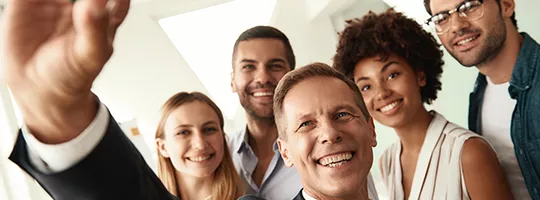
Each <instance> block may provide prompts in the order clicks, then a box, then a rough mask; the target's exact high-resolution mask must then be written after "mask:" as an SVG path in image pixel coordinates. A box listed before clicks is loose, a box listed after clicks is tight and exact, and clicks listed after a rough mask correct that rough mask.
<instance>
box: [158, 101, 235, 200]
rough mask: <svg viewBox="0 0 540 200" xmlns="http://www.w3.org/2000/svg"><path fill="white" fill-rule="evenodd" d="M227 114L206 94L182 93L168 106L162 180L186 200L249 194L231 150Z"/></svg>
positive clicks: (161, 142) (161, 144) (161, 135)
mask: <svg viewBox="0 0 540 200" xmlns="http://www.w3.org/2000/svg"><path fill="white" fill-rule="evenodd" d="M223 123H224V120H223V115H222V113H221V111H220V109H219V108H218V107H217V106H216V104H215V103H214V102H212V100H211V99H210V98H208V97H207V96H206V95H204V94H202V93H198V92H193V93H186V92H181V93H178V94H176V95H174V96H172V97H171V98H170V99H169V100H167V102H165V104H164V105H163V107H162V114H161V120H160V122H159V124H158V128H157V131H156V136H155V138H156V144H157V149H158V177H159V178H160V179H161V181H162V182H163V184H164V185H165V187H166V188H167V190H169V192H170V193H172V194H174V195H176V196H178V197H179V198H180V199H182V200H193V199H196V200H198V199H205V200H210V199H212V200H213V199H220V200H221V199H226V200H230V199H237V198H238V197H240V196H241V195H242V194H243V192H244V185H243V184H242V182H241V180H240V177H239V176H238V174H237V172H236V170H235V168H234V165H233V162H232V159H231V155H230V153H229V151H228V148H227V142H226V138H225V133H224V131H223V126H224V124H223Z"/></svg>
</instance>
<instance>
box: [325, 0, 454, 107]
mask: <svg viewBox="0 0 540 200" xmlns="http://www.w3.org/2000/svg"><path fill="white" fill-rule="evenodd" d="M346 22H347V26H346V28H345V30H343V32H341V33H339V43H338V47H337V50H336V55H335V56H334V58H333V60H334V66H333V67H334V68H336V69H337V70H338V71H340V72H341V73H343V74H344V75H345V76H347V77H348V78H351V79H352V78H353V73H354V68H355V66H356V63H358V62H359V61H360V60H362V59H365V58H372V57H377V56H378V57H380V58H381V61H383V62H384V61H386V60H387V59H388V57H389V56H390V55H397V56H400V57H402V58H404V59H405V60H407V62H408V64H409V65H410V66H411V67H412V68H413V70H414V71H422V72H424V73H425V75H426V85H425V86H424V87H422V88H421V90H420V94H421V96H422V102H424V103H427V104H431V102H432V101H433V100H435V99H437V91H438V90H440V89H441V82H440V80H439V78H440V77H441V74H442V71H443V70H442V66H443V64H444V61H443V60H442V56H443V51H442V50H441V49H440V48H439V47H440V44H438V43H437V41H436V40H435V38H434V37H433V35H431V34H430V33H428V32H426V31H425V30H424V29H422V27H421V26H420V25H419V24H418V23H417V22H416V21H414V20H412V19H410V18H407V17H405V16H404V15H403V13H399V12H396V11H394V9H393V8H390V9H388V10H387V11H386V12H384V13H381V14H375V13H373V12H371V11H370V12H369V13H368V14H367V15H365V16H364V17H363V18H362V19H358V18H355V19H352V20H347V21H346Z"/></svg>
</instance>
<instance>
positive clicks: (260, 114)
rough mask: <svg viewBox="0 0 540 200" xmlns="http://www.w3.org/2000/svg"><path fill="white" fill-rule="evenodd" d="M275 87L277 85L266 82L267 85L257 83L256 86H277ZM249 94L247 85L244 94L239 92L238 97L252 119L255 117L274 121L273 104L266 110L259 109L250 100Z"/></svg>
mask: <svg viewBox="0 0 540 200" xmlns="http://www.w3.org/2000/svg"><path fill="white" fill-rule="evenodd" d="M275 87H276V86H275V85H273V84H265V85H262V84H257V85H256V86H255V88H275ZM248 94H249V90H248V88H247V87H246V89H245V91H244V92H243V93H242V94H240V93H238V98H239V99H240V104H241V105H242V107H243V108H244V110H246V112H247V114H248V115H249V117H251V118H252V119H255V120H263V121H265V120H272V121H274V110H273V108H272V106H273V105H271V106H270V109H269V110H265V109H259V110H258V109H257V108H256V107H255V106H253V104H251V102H250V101H249V96H248Z"/></svg>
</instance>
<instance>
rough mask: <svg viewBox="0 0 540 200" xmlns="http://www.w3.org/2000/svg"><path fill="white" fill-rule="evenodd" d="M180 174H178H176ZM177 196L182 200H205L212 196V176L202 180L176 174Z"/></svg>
mask: <svg viewBox="0 0 540 200" xmlns="http://www.w3.org/2000/svg"><path fill="white" fill-rule="evenodd" d="M178 173H180V172H178ZM177 177H180V178H178V189H179V190H178V193H179V194H178V196H179V197H180V198H181V199H182V200H199V199H206V198H207V197H208V196H210V195H211V194H212V183H213V180H214V177H213V176H207V177H204V178H199V177H193V176H191V175H186V174H178V176H177Z"/></svg>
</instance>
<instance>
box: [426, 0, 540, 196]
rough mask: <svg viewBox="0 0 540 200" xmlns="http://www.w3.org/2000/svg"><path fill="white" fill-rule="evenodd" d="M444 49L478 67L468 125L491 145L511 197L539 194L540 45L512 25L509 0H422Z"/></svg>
mask: <svg viewBox="0 0 540 200" xmlns="http://www.w3.org/2000/svg"><path fill="white" fill-rule="evenodd" d="M424 5H425V7H426V10H427V12H428V13H429V14H430V15H431V18H429V19H428V20H427V21H426V23H427V24H428V25H430V26H431V27H432V28H433V29H434V32H436V33H437V35H438V36H439V39H440V40H441V42H442V44H443V45H444V47H445V48H446V50H448V52H449V53H450V54H451V55H452V56H453V57H454V58H455V59H456V60H457V61H458V62H460V63H461V64H462V65H464V66H466V67H471V66H476V67H477V68H478V69H479V71H480V73H479V74H478V78H477V80H476V84H475V87H474V89H473V92H472V93H471V96H470V105H469V129H471V130H472V131H474V132H477V133H480V134H482V135H483V136H484V137H485V138H486V139H488V140H489V142H490V143H491V144H492V145H493V147H494V148H495V151H496V152H497V154H498V156H499V160H500V162H501V165H502V166H503V168H504V170H505V173H506V176H507V178H508V181H509V183H510V186H511V187H512V192H513V194H514V197H515V199H531V198H532V199H540V194H539V192H540V177H539V175H540V132H539V131H538V130H540V77H539V75H540V45H539V44H538V43H537V42H536V41H535V40H534V39H532V38H531V37H530V36H529V35H528V34H527V33H524V32H522V33H520V32H518V30H517V22H516V20H515V12H514V7H515V4H514V1H513V0H483V1H471V0H468V1H463V0H431V1H430V0H424Z"/></svg>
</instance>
